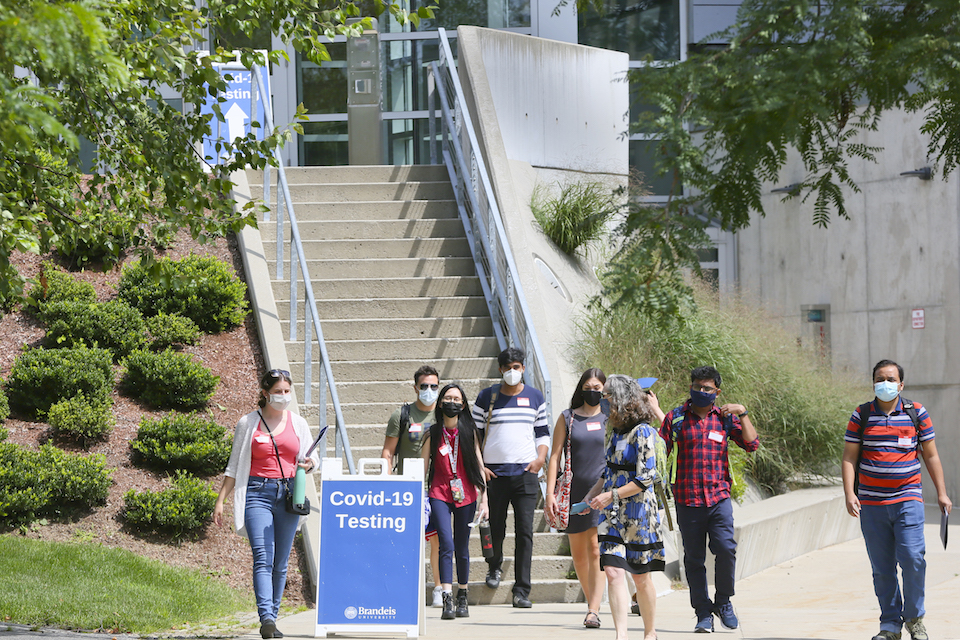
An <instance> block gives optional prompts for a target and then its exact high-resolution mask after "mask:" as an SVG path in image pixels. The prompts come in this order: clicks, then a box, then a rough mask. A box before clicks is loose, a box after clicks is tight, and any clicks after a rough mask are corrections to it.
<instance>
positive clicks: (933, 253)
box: [738, 111, 960, 503]
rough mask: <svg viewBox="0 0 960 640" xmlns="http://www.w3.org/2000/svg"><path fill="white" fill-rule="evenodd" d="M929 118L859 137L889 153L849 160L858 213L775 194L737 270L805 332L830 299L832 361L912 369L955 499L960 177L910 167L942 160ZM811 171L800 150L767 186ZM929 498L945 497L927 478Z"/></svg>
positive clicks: (749, 235) (911, 386) (851, 206)
mask: <svg viewBox="0 0 960 640" xmlns="http://www.w3.org/2000/svg"><path fill="white" fill-rule="evenodd" d="M921 124H922V118H921V117H920V116H919V115H911V114H907V113H904V112H900V111H896V112H891V113H889V114H887V115H886V116H885V117H884V119H883V122H882V124H881V126H880V129H879V131H876V132H864V133H863V134H861V135H860V136H859V139H858V140H857V142H862V143H864V144H867V145H878V146H882V147H883V148H884V150H883V151H882V152H880V154H879V155H878V162H877V163H876V164H874V163H868V162H863V161H854V162H852V163H851V166H850V173H851V177H852V179H853V180H854V181H855V182H856V184H857V185H859V187H860V189H861V192H860V193H853V192H851V191H850V190H849V189H847V190H845V192H844V197H845V200H846V204H847V209H848V212H849V214H850V218H851V219H850V220H838V219H834V220H833V221H832V222H831V224H830V226H829V227H828V228H827V229H820V228H816V227H814V226H813V224H812V219H813V202H812V199H811V201H810V202H807V203H805V204H804V203H801V202H799V201H791V202H788V203H781V202H780V198H779V197H778V196H777V195H776V194H771V195H767V196H766V197H765V201H764V207H765V208H766V211H767V215H766V217H765V218H756V219H754V220H753V221H752V223H751V225H750V227H749V228H748V229H746V230H744V231H742V232H741V233H740V234H739V238H738V247H739V254H738V260H739V278H740V283H741V286H742V288H743V289H745V290H746V291H747V292H749V293H752V294H756V295H757V296H759V298H760V299H761V300H762V301H763V302H764V303H766V304H767V305H769V306H770V307H771V308H772V309H773V310H774V311H775V312H776V313H778V314H780V315H782V317H783V318H784V320H785V322H786V323H787V326H788V327H792V328H795V329H796V331H797V333H798V335H800V333H801V329H802V327H801V325H802V322H803V320H804V318H802V317H801V315H800V305H804V304H829V305H830V347H831V352H832V365H833V367H834V369H840V368H848V369H850V370H853V371H854V372H856V374H857V375H862V376H863V380H864V382H865V383H867V382H869V380H870V378H869V376H870V372H871V370H872V368H873V365H874V364H875V363H876V362H877V361H879V360H880V359H882V358H890V359H892V360H895V361H897V362H898V363H900V364H901V365H902V366H903V367H904V369H905V390H904V395H905V396H907V397H909V398H911V399H914V400H917V401H919V402H921V403H922V404H924V405H925V406H926V407H927V408H928V410H929V411H930V413H931V416H932V418H933V423H934V427H935V429H936V433H937V438H936V442H937V448H938V450H939V453H940V457H941V460H942V461H944V471H945V473H946V476H947V488H948V492H949V494H950V495H951V497H952V498H953V499H954V500H957V499H958V497H960V468H957V466H956V465H954V464H952V461H954V460H956V459H957V458H958V456H960V433H958V428H957V424H956V421H955V420H954V419H953V415H952V411H951V410H950V407H951V406H953V404H954V402H955V401H956V398H957V394H958V392H960V359H958V357H957V356H958V353H960V334H958V331H957V329H958V327H960V253H958V247H960V176H958V175H957V173H956V172H954V173H953V174H951V175H950V176H949V177H948V178H947V179H946V180H944V179H943V178H942V174H941V173H940V172H938V171H936V168H935V171H934V179H933V180H930V181H923V180H919V179H918V178H915V177H901V176H900V173H901V172H903V171H910V170H914V169H918V168H920V167H923V166H927V165H932V164H933V159H928V158H927V156H926V143H927V139H926V137H925V136H922V135H921V134H920V126H921ZM802 176H803V168H802V165H801V164H800V163H799V162H798V161H797V159H796V158H793V159H792V161H791V162H790V164H789V165H788V166H787V167H786V169H785V170H784V171H783V172H782V173H781V179H780V183H779V184H776V185H768V187H769V188H774V187H782V186H785V185H787V184H790V183H793V182H798V181H799V180H800V179H801V178H802ZM767 191H769V189H767ZM913 309H923V310H924V315H925V327H924V328H923V329H915V328H912V321H911V311H912V310H913ZM866 399H868V398H865V400H866ZM854 408H855V407H850V410H851V412H852V411H853V409H854ZM841 426H842V425H838V428H841ZM924 495H925V499H926V501H927V502H928V503H929V502H931V501H932V502H934V503H935V502H936V500H935V493H934V492H933V491H932V485H931V483H930V481H929V478H928V477H926V476H925V479H924Z"/></svg>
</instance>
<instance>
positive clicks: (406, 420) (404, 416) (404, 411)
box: [393, 404, 410, 473]
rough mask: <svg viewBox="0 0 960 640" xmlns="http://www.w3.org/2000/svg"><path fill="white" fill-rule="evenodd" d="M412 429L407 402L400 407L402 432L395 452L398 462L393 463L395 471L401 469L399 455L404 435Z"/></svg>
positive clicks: (397, 471)
mask: <svg viewBox="0 0 960 640" xmlns="http://www.w3.org/2000/svg"><path fill="white" fill-rule="evenodd" d="M408 431H410V405H409V404H405V405H403V406H402V407H400V433H399V437H398V438H397V452H396V453H394V457H395V458H396V462H394V463H393V471H394V473H399V471H400V456H399V455H397V453H399V451H400V442H401V441H402V440H403V435H404V434H405V433H407V432H408Z"/></svg>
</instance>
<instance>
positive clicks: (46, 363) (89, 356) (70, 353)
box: [6, 346, 114, 417]
mask: <svg viewBox="0 0 960 640" xmlns="http://www.w3.org/2000/svg"><path fill="white" fill-rule="evenodd" d="M113 382H114V380H113V368H112V359H111V357H110V352H109V351H107V350H105V349H91V348H88V347H85V346H77V347H73V348H69V349H33V350H31V351H27V352H25V353H23V354H21V355H20V357H18V358H17V360H16V361H15V362H14V363H13V368H12V369H11V370H10V376H9V377H8V378H7V382H6V390H7V397H8V399H9V400H10V406H11V408H12V409H14V410H15V411H19V412H21V413H23V414H24V415H27V416H30V417H41V416H43V415H44V414H46V412H47V410H48V409H50V406H51V405H53V404H56V403H57V402H60V401H61V400H64V399H67V398H73V397H75V396H78V395H84V396H86V397H87V398H90V399H91V400H99V401H101V402H107V400H108V399H109V398H110V394H111V392H112V391H113Z"/></svg>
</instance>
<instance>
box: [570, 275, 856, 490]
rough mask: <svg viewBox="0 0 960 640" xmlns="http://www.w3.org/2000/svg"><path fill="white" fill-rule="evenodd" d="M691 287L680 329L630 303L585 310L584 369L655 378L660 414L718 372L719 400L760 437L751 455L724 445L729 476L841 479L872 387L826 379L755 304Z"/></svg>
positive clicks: (825, 369)
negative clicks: (709, 372) (746, 414)
mask: <svg viewBox="0 0 960 640" xmlns="http://www.w3.org/2000/svg"><path fill="white" fill-rule="evenodd" d="M694 289H695V295H696V310H695V311H694V312H692V314H691V315H690V316H689V317H688V318H687V320H686V322H685V323H682V324H681V323H672V324H669V325H667V326H664V325H663V323H661V322H658V319H657V318H651V317H648V316H644V315H642V314H639V313H637V312H635V311H632V310H630V308H629V307H626V306H622V307H619V308H618V309H617V311H616V312H615V313H610V312H609V310H604V309H601V308H595V309H593V310H591V311H590V312H589V313H588V315H587V316H586V317H584V318H583V319H582V320H581V322H580V327H579V333H580V334H581V336H582V337H581V339H580V341H579V344H580V347H581V348H580V353H579V354H578V362H579V364H580V366H581V367H582V368H586V367H587V366H594V367H600V368H601V369H603V370H604V371H605V372H606V373H607V374H610V373H624V374H627V375H633V376H635V377H644V376H654V377H657V378H659V381H658V382H657V383H656V386H655V387H654V388H653V390H654V391H655V392H656V393H657V396H658V399H659V402H660V406H661V408H662V409H663V410H664V412H667V411H669V410H670V409H672V408H674V407H677V406H679V405H681V404H682V403H683V402H684V400H685V399H686V398H687V397H689V388H690V371H691V370H692V369H693V368H695V367H697V366H701V365H711V366H713V367H716V369H717V370H718V371H719V372H720V374H721V376H722V377H723V386H722V389H723V391H722V395H721V396H720V398H719V399H718V401H719V402H720V403H721V404H723V403H727V402H733V403H737V404H742V405H744V406H745V407H746V408H747V409H748V410H749V411H750V417H751V420H752V421H753V424H754V425H755V426H756V428H757V431H758V433H759V435H760V448H759V450H757V452H755V453H752V454H749V455H747V454H743V452H742V450H741V449H740V448H739V447H736V446H733V447H731V448H730V451H731V452H732V453H731V462H732V464H733V467H734V470H735V471H736V468H737V467H738V466H741V465H745V469H746V470H747V472H748V473H749V475H750V476H751V477H753V479H754V480H755V481H756V482H757V483H758V484H760V485H761V486H762V487H764V488H765V489H767V490H770V491H773V492H782V491H784V490H786V489H788V488H789V486H790V484H791V483H793V482H795V481H802V479H803V477H804V476H810V475H812V476H834V475H836V474H838V467H839V461H840V456H841V454H842V451H843V432H844V428H845V426H846V424H847V421H848V420H849V419H850V414H851V413H852V411H853V409H855V408H856V406H857V405H858V404H859V403H860V402H861V401H862V400H863V398H864V397H870V392H869V389H865V388H864V387H863V386H862V385H860V384H857V383H856V382H853V381H851V380H849V379H847V378H846V377H844V376H843V375H842V374H839V373H834V372H832V371H831V369H830V367H829V364H828V363H825V362H823V361H822V359H821V358H819V357H818V355H817V354H815V353H813V352H812V350H809V349H804V348H801V347H799V346H798V344H797V336H796V335H795V334H794V333H792V332H790V331H787V330H786V329H785V328H784V327H783V325H782V324H781V323H780V322H779V321H778V320H777V319H775V318H770V317H768V316H765V315H764V313H763V312H762V311H761V310H760V309H759V308H758V307H757V305H756V304H751V302H750V301H749V300H742V299H736V298H734V297H733V296H732V295H730V296H725V297H724V303H723V304H722V305H721V304H720V303H719V301H718V300H717V294H716V290H715V289H712V288H710V287H709V286H706V285H704V286H696V287H694Z"/></svg>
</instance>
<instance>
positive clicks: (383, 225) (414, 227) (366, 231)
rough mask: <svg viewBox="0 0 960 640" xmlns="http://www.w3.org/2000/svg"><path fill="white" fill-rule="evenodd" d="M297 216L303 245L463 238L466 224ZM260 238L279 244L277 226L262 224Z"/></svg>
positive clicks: (287, 227)
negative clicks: (381, 240)
mask: <svg viewBox="0 0 960 640" xmlns="http://www.w3.org/2000/svg"><path fill="white" fill-rule="evenodd" d="M294 212H295V213H296V215H297V221H298V222H297V231H298V232H299V234H300V240H301V241H302V242H309V241H315V240H376V239H391V240H392V239H397V238H457V237H459V238H463V237H464V236H465V234H464V232H463V223H461V222H460V219H459V218H443V219H437V218H434V219H427V220H418V219H410V220H376V219H373V220H339V219H337V218H332V217H330V216H329V215H324V216H323V219H307V218H304V217H303V214H302V213H301V211H300V208H299V207H297V208H295V209H294ZM259 227H260V234H261V236H262V237H263V241H264V242H271V243H274V242H276V239H277V224H276V222H261V223H260V225H259ZM284 234H285V237H286V238H287V241H289V237H290V225H288V224H285V225H284Z"/></svg>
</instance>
